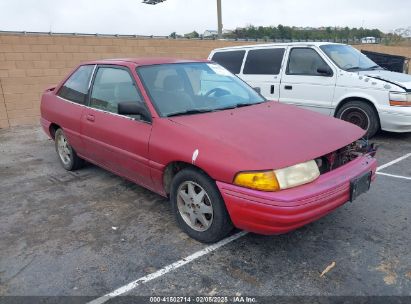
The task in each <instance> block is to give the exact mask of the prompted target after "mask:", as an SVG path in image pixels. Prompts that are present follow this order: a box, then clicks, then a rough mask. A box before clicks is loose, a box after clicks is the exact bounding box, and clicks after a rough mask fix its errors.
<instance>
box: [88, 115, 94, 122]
mask: <svg viewBox="0 0 411 304" xmlns="http://www.w3.org/2000/svg"><path fill="white" fill-rule="evenodd" d="M86 119H87V120H88V121H92V122H94V115H91V114H87V115H86Z"/></svg>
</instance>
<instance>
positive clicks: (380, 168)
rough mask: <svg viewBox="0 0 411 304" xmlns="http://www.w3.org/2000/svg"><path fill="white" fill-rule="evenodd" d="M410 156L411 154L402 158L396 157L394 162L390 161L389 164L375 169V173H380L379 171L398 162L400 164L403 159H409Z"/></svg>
mask: <svg viewBox="0 0 411 304" xmlns="http://www.w3.org/2000/svg"><path fill="white" fill-rule="evenodd" d="M410 156H411V153H408V154H405V155H404V156H401V157H398V158H397V159H394V160H392V161H390V162H388V163H386V164H384V165H381V166H379V167H378V168H377V171H380V170H382V169H385V168H387V167H389V166H392V165H394V164H396V163H398V162H400V161H402V160H404V159H406V158H407V157H410Z"/></svg>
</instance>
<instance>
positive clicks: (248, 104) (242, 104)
mask: <svg viewBox="0 0 411 304" xmlns="http://www.w3.org/2000/svg"><path fill="white" fill-rule="evenodd" d="M263 102H265V101H261V102H255V103H236V104H233V105H231V106H227V107H223V108H218V109H216V111H220V110H230V109H236V108H241V107H248V106H253V105H256V104H260V103H263Z"/></svg>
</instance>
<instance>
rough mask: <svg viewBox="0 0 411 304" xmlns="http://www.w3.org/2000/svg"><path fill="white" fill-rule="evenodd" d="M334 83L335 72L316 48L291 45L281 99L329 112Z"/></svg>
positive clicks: (284, 73)
mask: <svg viewBox="0 0 411 304" xmlns="http://www.w3.org/2000/svg"><path fill="white" fill-rule="evenodd" d="M335 85H336V72H335V71H334V69H333V68H332V67H331V66H330V65H329V64H328V63H327V61H326V59H325V58H323V57H322V56H321V55H320V54H319V53H318V52H317V50H316V49H314V48H312V47H292V48H290V49H289V54H288V60H287V67H286V69H284V71H283V74H282V78H281V86H280V101H281V102H284V103H288V104H293V105H297V106H300V107H303V108H306V109H309V110H314V111H317V112H320V113H323V114H327V115H330V114H331V112H332V111H331V110H332V101H333V97H334V90H335Z"/></svg>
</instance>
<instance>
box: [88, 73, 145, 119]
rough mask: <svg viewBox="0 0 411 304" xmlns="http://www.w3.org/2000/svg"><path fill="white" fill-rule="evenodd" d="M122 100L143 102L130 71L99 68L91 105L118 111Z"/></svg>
mask: <svg viewBox="0 0 411 304" xmlns="http://www.w3.org/2000/svg"><path fill="white" fill-rule="evenodd" d="M120 102H142V98H141V95H140V93H139V91H138V89H137V87H136V86H135V84H134V81H133V79H132V77H131V75H130V73H129V72H128V71H127V70H125V69H123V68H114V67H100V68H98V70H97V73H96V77H95V80H94V83H93V90H92V92H91V100H90V107H92V108H95V109H100V110H103V111H108V112H112V113H118V104H119V103H120Z"/></svg>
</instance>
